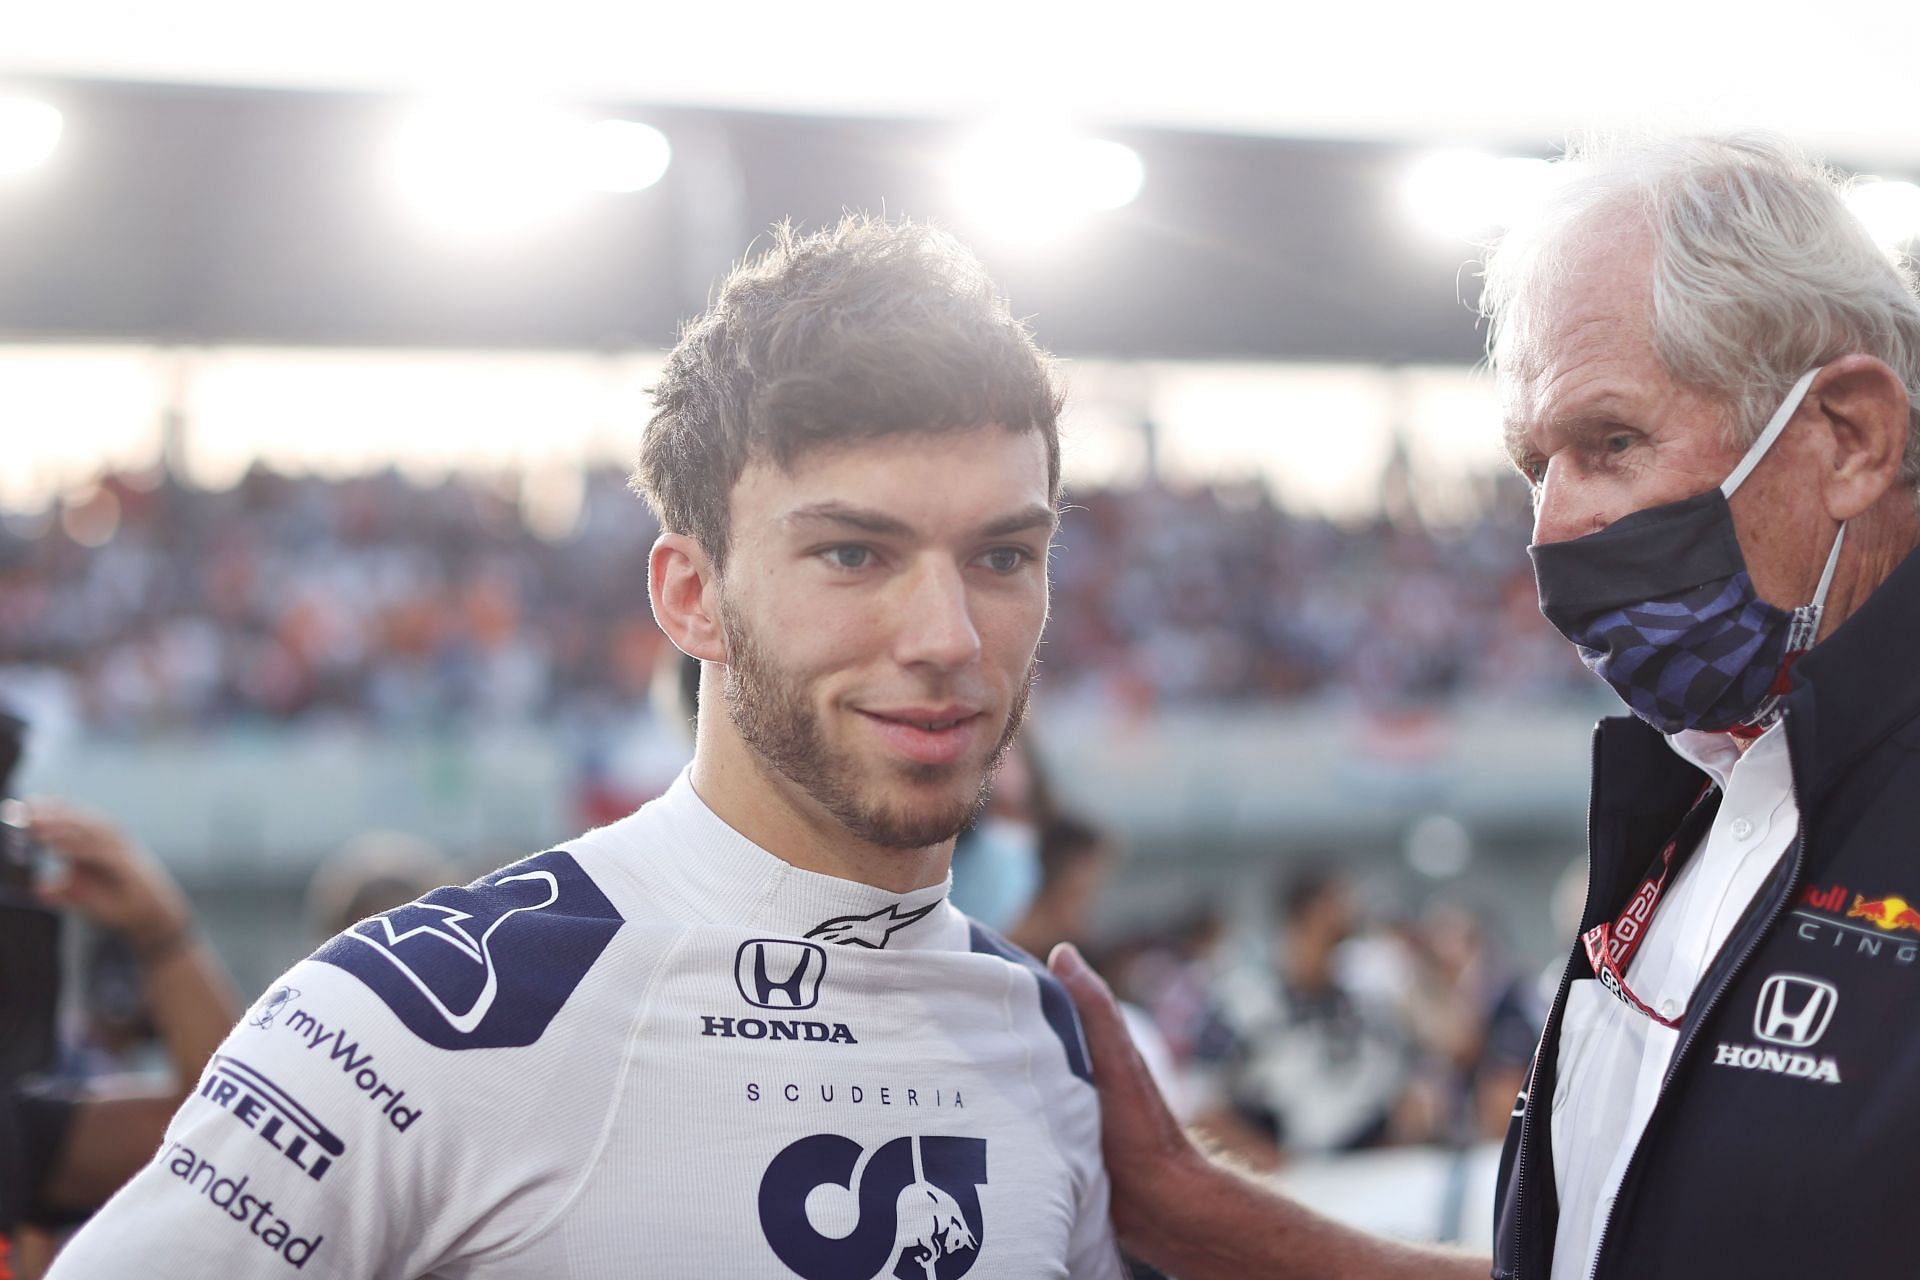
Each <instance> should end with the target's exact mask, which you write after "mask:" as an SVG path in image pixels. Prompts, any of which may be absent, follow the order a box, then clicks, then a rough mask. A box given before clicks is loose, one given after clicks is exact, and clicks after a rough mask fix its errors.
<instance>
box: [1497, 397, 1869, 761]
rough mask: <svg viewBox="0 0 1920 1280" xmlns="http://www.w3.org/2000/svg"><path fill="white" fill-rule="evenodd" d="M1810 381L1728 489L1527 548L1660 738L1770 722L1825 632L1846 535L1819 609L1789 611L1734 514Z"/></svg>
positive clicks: (1588, 650)
mask: <svg viewBox="0 0 1920 1280" xmlns="http://www.w3.org/2000/svg"><path fill="white" fill-rule="evenodd" d="M1817 372H1819V371H1818V370H1815V371H1814V373H1817ZM1812 381H1813V373H1808V374H1806V375H1805V376H1804V377H1802V378H1801V379H1800V381H1799V382H1798V383H1796V384H1795V385H1794V388H1793V390H1792V391H1791V392H1790V393H1789V394H1788V396H1787V398H1786V400H1785V401H1784V402H1783V403H1782V404H1781V406H1780V408H1779V409H1778V411H1776V412H1775V414H1774V416H1773V419H1772V420H1771V421H1770V422H1768V424H1767V428H1766V430H1765V431H1763V432H1761V434H1760V438H1759V439H1758V440H1756V441H1754V444H1753V447H1752V448H1751V449H1749V450H1748V451H1747V454H1746V456H1745V457H1743V458H1742V459H1741V460H1740V464H1739V465H1738V466H1736V467H1735V468H1734V470H1733V474H1732V475H1730V476H1728V477H1727V479H1726V482H1725V483H1724V484H1722V485H1721V486H1720V487H1719V488H1717V489H1710V490H1708V491H1707V492H1705V493H1702V494H1698V495H1696V496H1694V497H1691V498H1686V499H1683V500H1681V501H1679V502H1669V503H1666V504H1664V505H1662V506H1658V507H1650V508H1648V509H1647V510H1645V511H1636V512H1634V513H1633V514H1631V515H1628V516H1623V517H1622V518H1621V519H1619V520H1616V521H1614V522H1613V523H1612V524H1610V525H1608V526H1607V527H1606V528H1604V529H1601V530H1600V531H1599V532H1597V533H1590V534H1588V535H1587V536H1585V537H1583V538H1573V539H1570V540H1568V541H1566V542H1554V543H1546V544H1536V545H1534V546H1531V547H1529V548H1527V551H1528V554H1529V555H1531V556H1532V557H1533V572H1534V580H1535V581H1536V582H1537V583H1538V585H1539V588H1540V612H1541V613H1543V614H1545V615H1546V617H1547V621H1549V622H1551V623H1553V625H1554V626H1555V627H1556V628H1558V629H1559V631H1560V634H1561V635H1564V636H1565V637H1567V639H1569V640H1571V641H1573V643H1574V644H1575V645H1577V646H1578V647H1579V649H1580V658H1581V661H1583V662H1585V663H1586V664H1587V666H1588V667H1589V668H1591V669H1592V670H1593V672H1594V673H1595V674H1596V675H1598V676H1599V677H1600V678H1601V679H1603V680H1605V681H1606V682H1607V683H1608V684H1610V685H1612V686H1613V688H1614V691H1615V692H1617V693H1618V694H1619V695H1620V697H1621V698H1622V699H1623V700H1624V701H1625V702H1626V704H1627V706H1628V707H1630V708H1632V710H1633V713H1634V714H1635V715H1637V716H1639V717H1640V718H1641V719H1643V720H1645V721H1646V722H1647V723H1649V724H1651V725H1653V726H1654V727H1655V728H1656V729H1659V730H1660V731H1661V732H1662V733H1678V732H1679V731H1680V730H1682V729H1704V730H1708V731H1711V732H1723V731H1729V730H1731V731H1735V732H1738V731H1741V730H1749V731H1751V730H1755V729H1761V728H1764V727H1766V726H1767V725H1769V724H1771V723H1772V722H1773V721H1774V720H1775V719H1777V718H1778V717H1779V714H1780V709H1779V708H1780V700H1781V698H1782V696H1783V695H1784V694H1785V693H1786V691H1787V688H1788V681H1787V672H1788V669H1789V668H1790V667H1791V666H1792V663H1793V660H1794V658H1795V657H1797V656H1798V655H1800V654H1801V653H1804V652H1805V651H1806V650H1807V649H1809V648H1811V647H1812V646H1813V641H1814V638H1815V637H1816V636H1817V635H1818V634H1819V632H1820V614H1821V610H1822V608H1823V607H1824V605H1825V603H1826V598H1827V588H1828V587H1829V586H1830V585H1831V584H1832V582H1833V570H1834V566H1835V565H1837V564H1838V563H1839V561H1840V545H1841V541H1842V539H1843V538H1844V537H1845V535H1846V527H1845V526H1844V525H1843V526H1841V529H1840V531H1839V533H1837V534H1836V535H1835V536H1834V540H1833V549H1832V551H1830V552H1829V553H1828V555H1827V565H1826V571H1825V572H1824V573H1823V574H1822V575H1821V577H1820V586H1819V588H1818V589H1817V590H1816V591H1815V593H1814V598H1813V602H1812V603H1810V604H1806V605H1802V606H1800V607H1799V608H1797V609H1782V608H1779V607H1778V606H1776V605H1772V604H1768V603H1767V602H1766V601H1765V600H1762V599H1761V598H1760V597H1759V595H1758V594H1757V593H1756V592H1755V591H1754V588H1753V579H1752V578H1751V577H1749V576H1748V574H1747V564H1746V559H1745V557H1744V556H1742V554H1741V552H1740V543H1739V541H1738V540H1737V539H1736V538H1735V537H1734V528H1733V513H1732V510H1731V509H1730V508H1729V507H1728V506H1727V499H1728V498H1730V497H1731V496H1733V492H1734V490H1735V489H1737V488H1739V487H1740V484H1741V482H1742V481H1744V480H1745V479H1746V478H1747V476H1748V474H1750V473H1751V472H1752V470H1753V468H1754V466H1755V465H1756V464H1757V463H1758V462H1759V461H1760V459H1761V458H1762V457H1764V456H1765V454H1766V452H1767V450H1768V449H1769V448H1771V447H1772V445H1773V442H1774V441H1775V440H1777V439H1778V438H1779V436H1780V433H1781V431H1783V430H1785V428H1786V424H1787V422H1788V421H1789V420H1790V419H1791V418H1792V417H1793V413H1794V410H1795V409H1797V408H1798V407H1799V405H1800V400H1801V398H1802V397H1803V396H1804V395H1805V394H1806V390H1807V387H1808V385H1809V384H1811V383H1812Z"/></svg>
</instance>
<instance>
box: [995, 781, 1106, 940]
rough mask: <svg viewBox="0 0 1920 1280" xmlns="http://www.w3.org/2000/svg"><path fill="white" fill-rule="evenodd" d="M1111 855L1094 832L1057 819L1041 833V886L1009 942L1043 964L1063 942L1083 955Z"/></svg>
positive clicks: (1078, 822)
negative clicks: (1040, 959) (1069, 943)
mask: <svg viewBox="0 0 1920 1280" xmlns="http://www.w3.org/2000/svg"><path fill="white" fill-rule="evenodd" d="M1115 856H1116V855H1115V850H1114V847H1113V842H1112V840H1111V838H1110V837H1109V836H1108V835H1107V834H1106V833H1105V832H1103V831H1101V830H1100V829H1099V828H1098V827H1096V826H1094V825H1093V824H1092V823H1090V822H1087V821H1085V820H1084V819H1081V818H1077V817H1074V816H1073V815H1072V814H1068V813H1059V814H1055V815H1054V816H1053V818H1052V819H1051V820H1049V821H1048V823H1047V824H1046V826H1044V827H1042V828H1041V829H1040V885H1039V888H1038V889H1037V890H1036V892H1035V893H1034V895H1033V901H1031V902H1029V903H1028V904H1027V909H1026V911H1025V913H1023V914H1022V915H1021V917H1020V919H1019V920H1018V921H1017V922H1016V923H1015V924H1014V925H1013V926H1012V927H1011V928H1009V929H1008V930H1007V940H1008V941H1010V942H1012V943H1013V944H1014V945H1015V946H1017V947H1020V948H1021V949H1022V950H1024V951H1026V952H1027V953H1028V954H1029V955H1034V956H1040V957H1042V958H1044V957H1045V956H1046V954H1047V952H1049V951H1051V950H1053V948H1054V946H1055V945H1057V944H1058V943H1062V942H1071V943H1075V944H1076V945H1078V946H1079V947H1080V948H1081V950H1083V951H1084V950H1086V945H1087V933H1088V926H1089V924H1090V922H1091V916H1092V912H1093V905H1094V903H1095V902H1096V901H1098V899H1099V897H1100V893H1101V890H1103V889H1104V888H1105V887H1106V884H1107V878H1108V876H1110V875H1112V873H1113V864H1114V860H1115Z"/></svg>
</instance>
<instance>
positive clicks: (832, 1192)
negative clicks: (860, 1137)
mask: <svg viewBox="0 0 1920 1280" xmlns="http://www.w3.org/2000/svg"><path fill="white" fill-rule="evenodd" d="M863 1154H865V1153H864V1152H863V1151H862V1150H861V1147H860V1144H859V1143H857V1142H855V1141H854V1140H853V1139H851V1138H845V1137H842V1136H841V1135H839V1134H837V1133H817V1134H815V1135H814V1136H812V1137H811V1138H802V1139H800V1140H799V1141H798V1142H795V1143H793V1144H792V1145H791V1146H789V1147H787V1148H786V1149H785V1150H784V1151H782V1152H781V1153H780V1154H779V1155H777V1156H775V1157H774V1158H773V1163H772V1164H770V1165H768V1166H767V1172H766V1174H765V1176H763V1177H762V1178H761V1179H760V1229H761V1231H762V1232H764V1233H765V1234H766V1237H767V1243H768V1244H770V1245H772V1246H773V1251H774V1253H775V1254H776V1255H778V1257H779V1259H780V1261H781V1262H783V1263H785V1264H786V1265H787V1267H788V1268H789V1269H790V1270H792V1271H793V1272H794V1273H795V1274H796V1275H799V1276H800V1277H802V1280H885V1278H886V1277H893V1278H894V1280H959V1277H961V1276H964V1275H965V1274H967V1272H968V1271H970V1270H972V1269H973V1264H974V1263H975V1262H976V1261H978V1260H979V1257H980V1244H981V1240H982V1238H983V1236H984V1234H985V1227H984V1225H983V1223H982V1221H981V1212H980V1192H979V1188H980V1187H982V1186H985V1185H986V1181H987V1143H986V1140H985V1139H984V1138H951V1137H927V1138H895V1139H894V1140H893V1141H891V1142H888V1143H886V1144H885V1145H883V1146H881V1147H879V1148H878V1149H877V1150H875V1151H874V1152H873V1154H872V1155H871V1156H870V1157H868V1158H867V1159H866V1161H865V1162H864V1167H863V1164H862V1160H861V1157H862V1155H863Z"/></svg>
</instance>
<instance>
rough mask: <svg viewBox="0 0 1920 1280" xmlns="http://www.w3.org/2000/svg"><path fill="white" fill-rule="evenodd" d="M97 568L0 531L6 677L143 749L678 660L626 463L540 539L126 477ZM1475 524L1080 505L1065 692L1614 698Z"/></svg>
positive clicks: (274, 484) (441, 490)
mask: <svg viewBox="0 0 1920 1280" xmlns="http://www.w3.org/2000/svg"><path fill="white" fill-rule="evenodd" d="M99 492H101V493H106V494H110V495H112V496H113V498H114V500H115V502H116V504H117V510H118V512H119V518H118V524H117V526H116V527H115V528H114V530H113V533H112V537H111V538H110V539H109V540H108V541H107V542H106V543H105V544H104V545H100V546H98V547H91V546H87V545H83V544H81V543H80V542H76V541H75V540H74V539H73V537H72V536H71V535H70V534H69V532H68V531H67V527H66V525H67V522H65V521H63V520H61V519H59V518H58V516H59V515H60V514H61V513H60V512H58V511H56V512H54V513H52V517H53V518H46V519H38V518H31V519H30V518H23V517H5V518H0V668H7V667H13V668H17V669H19V670H17V671H16V673H15V678H16V679H24V678H25V671H26V669H28V668H32V669H34V670H35V671H36V672H38V673H39V674H40V676H41V677H42V678H43V679H44V678H45V676H46V674H47V673H48V672H54V673H60V675H59V678H61V679H63V680H65V681H66V682H68V684H69V685H70V687H71V696H72V698H73V700H74V701H75V702H76V703H77V704H78V706H79V707H80V710H81V713H82V714H83V716H84V717H85V719H86V721H87V722H88V723H89V724H90V725H91V726H92V727H94V728H95V729H100V730H108V731H113V732H118V733H127V734H133V733H143V732H151V731H156V730H170V729H190V728H200V727H207V726H217V725H228V724H235V723H245V722H248V721H260V720H264V721H271V722H288V721H294V722H300V723H326V722H330V721H347V722H353V723H371V724H373V725H376V726H379V727H383V728H391V727H440V726H446V725H458V724H471V723H488V722H496V721H526V720H551V719H554V718H556V717H569V718H577V719H580V720H584V721H586V722H589V723H597V722H601V721H604V720H605V719H606V718H608V717H609V716H617V715H619V714H621V713H623V712H630V711H633V710H636V709H638V708H639V707H640V706H642V705H643V704H644V702H645V700H646V697H647V689H648V685H649V683H650V682H651V680H652V678H653V674H654V670H655V664H656V659H657V657H658V655H659V652H660V649H661V647H662V644H663V641H662V640H661V637H660V634H659V631H658V629H657V628H656V627H655V626H654V625H653V622H652V619H651V618H650V617H649V615H648V610H647V604H646V593H645V590H644V584H645V581H646V554H647V547H648V544H649V542H650V541H651V539H652V536H653V534H654V532H655V530H654V529H653V527H652V526H651V524H650V523H649V521H648V517H647V516H646V514H645V512H644V511H643V510H642V509H641V507H640V505H639V504H637V503H634V502H632V501H631V499H630V498H629V496H628V495H627V494H626V492H625V481H624V477H623V476H622V475H621V474H620V473H618V472H616V471H613V470H597V471H593V472H590V473H589V474H588V476H587V478H586V484H585V491H584V497H583V505H582V509H581V515H580V519H579V521H578V525H577V528H575V529H574V530H573V531H572V532H571V533H570V534H568V535H566V536H565V537H563V538H562V539H561V540H559V541H549V540H548V539H547V538H546V537H542V536H541V535H539V534H536V533H535V532H533V530H532V529H531V528H530V526H529V522H528V521H527V519H526V518H525V517H524V515H523V510H522V502H521V493H520V484H519V481H518V480H517V479H514V478H511V477H506V478H499V479H487V478H478V477H454V478H449V479H446V480H444V481H442V482H440V483H438V484H435V485H430V486H421V485H418V484H415V483H414V482H412V481H410V480H407V479H405V478H403V477H402V476H400V475H398V474H397V473H394V472H391V471H389V472H382V473H379V474H374V475H367V476H360V477H356V478H352V479H345V480H326V479H321V478H318V477H311V476H309V477H299V478H295V477H289V476H282V475H277V474H275V473H273V472H270V471H267V470H265V469H263V468H260V467H256V468H255V469H254V470H252V471H251V472H249V473H248V474H247V476H246V477H245V478H244V479H243V480H242V481H241V483H240V484H239V485H238V486H237V487H236V488H234V489H232V490H230V491H226V492H209V491H205V490H199V489H194V488H191V487H188V486H186V485H184V484H182V483H180V482H179V481H178V480H176V479H174V478H173V477H171V476H168V475H166V474H164V473H159V474H148V475H141V476H111V475H110V476H107V477H105V478H104V479H103V480H102V481H101V482H100V486H99ZM1498 492H1499V493H1500V494H1501V495H1502V497H1501V500H1500V501H1498V502H1496V503H1495V505H1494V506H1493V508H1492V509H1491V510H1489V511H1488V512H1487V513H1486V514H1485V515H1484V516H1483V517H1482V518H1481V519H1480V520H1479V521H1478V522H1476V523H1474V524H1470V525H1468V526H1466V527H1464V528H1461V529H1456V530H1451V531H1433V530H1426V529H1423V528H1421V527H1420V526H1419V525H1418V524H1417V523H1413V522H1409V521H1406V520H1402V521H1400V522H1398V523H1396V522H1392V521H1389V520H1386V519H1385V518H1381V519H1377V520H1374V521H1373V522H1370V523H1362V524H1358V525H1344V524H1343V525H1335V524H1333V523H1331V522H1329V521H1326V520H1321V519H1314V518H1309V517H1303V516H1298V515H1293V514H1289V513H1288V512H1286V511H1284V510H1282V509H1280V508H1279V507H1277V506H1276V505H1275V504H1274V502H1273V500H1272V498H1271V496H1270V495H1269V494H1268V493H1267V492H1266V491H1265V489H1264V488H1262V487H1259V486H1257V485H1248V484H1239V485H1222V486H1218V487H1215V488H1197V489H1193V490H1190V491H1174V490H1171V489H1168V488H1164V487H1158V486H1148V487H1146V488H1141V489H1136V490H1092V491H1088V492H1084V493H1076V494H1075V495H1074V496H1075V506H1074V507H1073V508H1071V509H1070V510H1069V511H1068V512H1067V514H1066V516H1065V519H1064V522H1063V526H1062V530H1061V536H1060V543H1059V550H1058V552H1057V553H1056V555H1055V556H1054V558H1053V571H1054V576H1055V602H1054V608H1053V621H1052V623H1051V629H1050V633H1049V637H1048V640H1047V644H1046V649H1045V664H1044V668H1043V679H1042V692H1043V694H1044V695H1045V696H1046V697H1047V698H1049V699H1052V700H1056V701H1094V702H1097V703H1101V704H1105V705H1119V706H1124V707H1132V708H1136V709H1141V710H1145V709H1149V708H1153V707H1158V706H1168V705H1180V704H1196V703H1198V704H1214V703H1221V704H1224V703H1228V702H1236V701H1244V700H1247V699H1262V700H1275V701H1278V700H1287V699H1301V698H1328V697H1331V698H1341V699H1347V700H1352V701H1358V702H1360V703H1362V704H1364V705H1365V706H1367V707H1369V708H1371V709H1375V710H1378V711H1381V712H1383V713H1391V712H1393V711H1395V710H1396V709H1399V708H1402V707H1405V706H1408V705H1419V704H1423V703H1431V702H1434V701H1436V700H1444V699H1449V698H1459V697H1464V696H1469V695H1472V696H1486V695H1495V696H1514V697H1531V698H1543V697H1545V698H1551V697H1565V696H1570V695H1571V696H1592V694H1593V691H1594V690H1595V689H1596V688H1597V687H1598V686H1597V685H1596V683H1595V682H1594V681H1593V680H1592V678H1591V677H1589V676H1588V675H1587V674H1586V671H1585V668H1583V667H1582V666H1581V665H1580V663H1579V662H1578V661H1577V660H1576V659H1575V658H1574V657H1573V656H1572V654H1571V653H1570V652H1569V651H1568V650H1567V648H1566V646H1565V644H1564V643H1562V642H1561V641H1560V639H1559V637H1558V636H1557V635H1555V634H1554V633H1553V631H1552V630H1551V629H1550V628H1549V627H1547V625H1546V624H1545V622H1544V621H1543V620H1542V619H1541V618H1540V616H1539V613H1538V610H1537V608H1536V606H1535V596H1534V586H1533V578H1532V574H1531V570H1530V569H1529V567H1528V563H1527V560H1526V557H1525V555H1524V554H1522V553H1521V551H1520V548H1521V547H1522V546H1524V544H1525V542H1526V536H1525V530H1526V527H1527V522H1528V520H1529V513H1528V509H1527V504H1526V501H1525V499H1524V496H1521V495H1518V494H1516V493H1513V492H1510V491H1509V490H1506V489H1501V490H1499V491H1498Z"/></svg>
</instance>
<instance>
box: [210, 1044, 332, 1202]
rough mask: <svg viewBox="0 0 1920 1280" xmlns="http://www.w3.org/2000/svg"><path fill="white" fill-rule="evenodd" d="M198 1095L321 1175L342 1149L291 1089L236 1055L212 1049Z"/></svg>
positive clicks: (286, 1156) (298, 1166)
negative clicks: (211, 1055) (211, 1056)
mask: <svg viewBox="0 0 1920 1280" xmlns="http://www.w3.org/2000/svg"><path fill="white" fill-rule="evenodd" d="M200 1096H201V1097H202V1098H204V1099H206V1100H207V1101H208V1102H211V1103H213V1104H214V1105H215V1106H217V1107H219V1108H221V1109H222V1110H224V1111H225V1112H226V1113H227V1114H228V1115H230V1116H232V1117H233V1118H234V1119H235V1120H238V1121H239V1122H240V1123H241V1124H243V1125H245V1126H246V1127H247V1128H249V1129H251V1130H253V1132H254V1134H255V1135H256V1136H258V1137H259V1139H260V1140H261V1141H262V1142H264V1143H266V1144H267V1145H268V1146H270V1147H272V1148H273V1149H274V1150H275V1151H277V1152H279V1153H280V1157H281V1159H283V1160H286V1161H287V1162H288V1163H290V1164H292V1165H293V1166H294V1167H295V1168H296V1169H299V1170H300V1171H301V1172H302V1173H304V1174H306V1175H307V1176H308V1177H309V1178H312V1179H313V1180H314V1181H315V1182H318V1181H320V1179H322V1178H324V1177H325V1176H326V1174H327V1170H328V1169H331V1168H332V1167H333V1162H334V1161H336V1160H338V1159H339V1158H340V1157H341V1156H343V1155H345V1154H346V1153H347V1144H346V1143H345V1142H343V1141H341V1139H340V1135H339V1134H337V1133H335V1132H334V1131H333V1130H332V1129H329V1128H328V1127H327V1126H326V1125H324V1124H322V1123H321V1122H320V1118H319V1117H318V1116H316V1115H314V1113H313V1112H312V1111H310V1110H308V1109H307V1108H306V1107H305V1106H303V1105H302V1104H301V1103H300V1102H299V1100H298V1099H296V1098H295V1097H294V1096H293V1095H292V1094H291V1093H289V1092H287V1091H286V1090H285V1089H283V1088H281V1087H280V1086H279V1085H277V1084H275V1083H274V1082H273V1081H272V1080H269V1079H268V1078H267V1077H266V1076H265V1075H263V1074H261V1073H260V1072H259V1071H258V1070H256V1069H254V1068H253V1067H250V1066H248V1065H247V1064H246V1063H244V1062H242V1061H240V1060H239V1059H238V1058H234V1057H230V1056H229V1055H227V1054H224V1053H216V1054H215V1055H214V1056H213V1061H212V1062H211V1063H210V1064H209V1066H208V1068H207V1077H206V1079H205V1080H203V1081H202V1082H201V1084H200Z"/></svg>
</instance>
